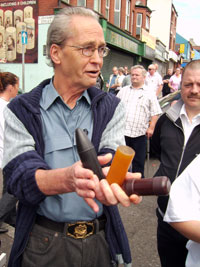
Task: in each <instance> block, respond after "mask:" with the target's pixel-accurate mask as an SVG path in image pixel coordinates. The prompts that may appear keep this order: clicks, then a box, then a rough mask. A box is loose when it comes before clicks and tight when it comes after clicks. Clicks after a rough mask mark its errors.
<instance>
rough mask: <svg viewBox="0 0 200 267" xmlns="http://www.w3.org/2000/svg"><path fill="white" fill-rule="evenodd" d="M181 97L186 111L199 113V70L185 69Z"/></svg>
mask: <svg viewBox="0 0 200 267" xmlns="http://www.w3.org/2000/svg"><path fill="white" fill-rule="evenodd" d="M181 97H182V99H183V101H184V103H185V107H186V111H194V112H200V69H187V70H186V71H185V73H184V76H183V77H182V84H181Z"/></svg>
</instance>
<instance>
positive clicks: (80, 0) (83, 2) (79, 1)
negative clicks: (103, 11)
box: [77, 0, 86, 7]
mask: <svg viewBox="0 0 200 267" xmlns="http://www.w3.org/2000/svg"><path fill="white" fill-rule="evenodd" d="M77 6H85V7H86V0H77Z"/></svg>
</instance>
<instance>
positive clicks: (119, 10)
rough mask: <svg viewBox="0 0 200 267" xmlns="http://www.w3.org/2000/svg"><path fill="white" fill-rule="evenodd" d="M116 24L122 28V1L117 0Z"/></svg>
mask: <svg viewBox="0 0 200 267" xmlns="http://www.w3.org/2000/svg"><path fill="white" fill-rule="evenodd" d="M114 12H115V13H114V24H115V25H116V26H117V27H120V15H121V0H115V11H114Z"/></svg>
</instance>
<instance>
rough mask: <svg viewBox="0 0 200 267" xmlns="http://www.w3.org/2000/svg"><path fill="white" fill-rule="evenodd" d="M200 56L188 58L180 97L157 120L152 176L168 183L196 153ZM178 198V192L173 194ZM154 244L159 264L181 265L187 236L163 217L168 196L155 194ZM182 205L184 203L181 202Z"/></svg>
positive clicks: (199, 123) (199, 143) (198, 145)
mask: <svg viewBox="0 0 200 267" xmlns="http://www.w3.org/2000/svg"><path fill="white" fill-rule="evenodd" d="M199 135H200V60H194V61H191V62H189V63H188V64H187V65H186V67H185V69H184V70H183V74H182V81H181V99H179V100H178V102H176V104H174V105H173V106H171V107H170V109H168V110H167V111H166V113H164V114H163V115H162V116H161V117H160V118H159V120H158V121H157V124H156V127H155V131H154V134H153V136H152V140H151V141H152V142H151V149H152V151H153V153H154V155H155V156H156V157H157V158H158V159H159V160H160V166H159V168H158V170H157V172H156V173H155V176H167V177H169V178H170V180H171V183H173V182H174V180H175V179H176V178H177V177H178V176H179V175H180V174H181V173H182V172H183V170H184V169H185V168H186V167H187V166H188V165H189V164H190V162H191V161H193V160H194V158H195V157H196V155H198V154H199V153H200V139H199ZM177 198H178V195H177ZM157 202H158V208H157V211H156V214H157V217H158V227H157V247H158V253H159V256H160V261H161V266H162V267H183V266H185V259H186V256H187V249H186V247H185V246H186V243H187V241H188V240H187V238H185V237H184V236H183V235H181V234H180V233H178V232H177V231H176V230H175V229H173V228H172V227H171V226H170V225H169V224H168V223H166V222H164V221H163V217H164V214H165V211H166V208H167V203H168V197H167V196H159V197H158V200H157ZM183 209H184V206H183Z"/></svg>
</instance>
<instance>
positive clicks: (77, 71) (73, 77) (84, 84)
mask: <svg viewBox="0 0 200 267" xmlns="http://www.w3.org/2000/svg"><path fill="white" fill-rule="evenodd" d="M71 31H72V32H73V36H72V37H71V38H69V39H68V40H67V42H66V46H64V47H63V48H62V49H60V52H59V60H60V61H59V65H57V66H56V67H58V71H59V75H60V76H61V77H63V79H64V80H66V83H67V84H68V85H69V86H71V87H72V88H77V89H79V90H81V91H82V90H85V89H87V88H89V87H90V86H93V85H95V84H96V79H97V77H98V75H99V72H100V70H101V68H102V65H103V58H102V57H100V56H99V54H98V50H97V49H96V50H95V51H94V54H93V55H92V56H90V57H87V56H85V55H83V54H82V50H80V49H77V48H75V47H70V46H80V47H88V46H92V47H94V48H98V47H102V46H105V40H104V34H103V30H102V28H101V26H100V24H99V23H98V22H97V21H96V20H95V19H93V18H90V17H81V16H78V15H76V16H74V17H73V19H72V22H71ZM56 67H55V74H56Z"/></svg>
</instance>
